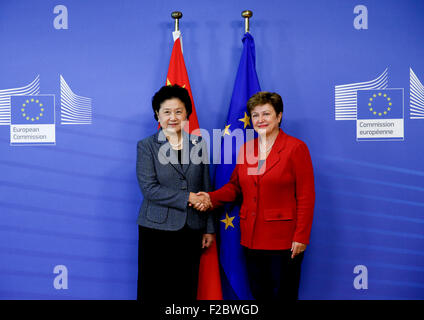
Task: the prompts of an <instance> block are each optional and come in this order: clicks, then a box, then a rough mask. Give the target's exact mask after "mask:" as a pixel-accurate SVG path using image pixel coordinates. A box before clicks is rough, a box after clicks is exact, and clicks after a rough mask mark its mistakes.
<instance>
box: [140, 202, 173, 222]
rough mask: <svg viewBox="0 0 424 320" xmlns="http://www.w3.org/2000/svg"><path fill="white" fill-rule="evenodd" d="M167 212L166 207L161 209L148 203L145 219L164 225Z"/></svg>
mask: <svg viewBox="0 0 424 320" xmlns="http://www.w3.org/2000/svg"><path fill="white" fill-rule="evenodd" d="M168 211H169V208H168V207H162V206H158V205H155V204H153V203H149V206H148V207H147V212H146V218H147V219H149V220H150V221H152V222H156V223H164V222H165V220H166V219H167V218H168Z"/></svg>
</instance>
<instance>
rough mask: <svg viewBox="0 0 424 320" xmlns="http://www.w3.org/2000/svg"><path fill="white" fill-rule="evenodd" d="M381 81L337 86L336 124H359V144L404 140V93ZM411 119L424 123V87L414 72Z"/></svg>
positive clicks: (380, 78) (385, 74)
mask: <svg viewBox="0 0 424 320" xmlns="http://www.w3.org/2000/svg"><path fill="white" fill-rule="evenodd" d="M388 81H389V77H388V69H386V70H384V71H383V73H382V74H380V75H379V76H378V77H377V78H375V79H373V80H371V81H366V82H358V83H351V84H344V85H337V86H335V120H352V121H356V140H357V141H403V140H404V118H405V117H404V89H403V88H388ZM409 113H410V119H424V87H423V85H422V84H421V82H420V80H419V79H418V77H417V76H416V75H415V73H414V72H413V70H412V68H410V104H409Z"/></svg>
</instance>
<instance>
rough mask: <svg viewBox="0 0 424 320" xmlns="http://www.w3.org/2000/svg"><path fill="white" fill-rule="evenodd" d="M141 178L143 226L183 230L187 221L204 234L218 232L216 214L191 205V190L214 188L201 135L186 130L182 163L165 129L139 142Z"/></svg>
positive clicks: (139, 222)
mask: <svg viewBox="0 0 424 320" xmlns="http://www.w3.org/2000/svg"><path fill="white" fill-rule="evenodd" d="M190 155H191V156H190ZM137 179H138V182H139V185H140V189H141V192H142V193H143V196H144V199H143V203H142V205H141V208H140V211H139V216H138V219H137V223H138V224H139V225H141V226H144V227H148V228H152V229H160V230H179V229H181V228H183V227H184V225H185V224H186V223H187V225H188V226H189V227H190V228H192V229H196V230H201V231H202V232H203V233H215V222H214V218H213V214H212V213H211V212H209V211H208V212H200V211H197V210H195V209H194V208H192V207H189V206H188V197H189V193H190V192H199V191H212V187H211V183H210V177H209V157H208V153H207V148H206V143H205V141H204V140H203V139H202V138H201V137H198V136H195V135H189V134H187V133H185V132H184V133H183V154H182V164H180V163H178V159H177V154H176V152H175V151H174V150H172V149H171V146H170V144H169V142H168V140H167V139H166V137H165V135H164V134H163V131H162V130H159V131H158V132H157V133H155V134H154V135H152V136H150V137H148V138H146V139H143V140H141V141H139V142H138V143H137Z"/></svg>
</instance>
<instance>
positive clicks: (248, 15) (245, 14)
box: [241, 10, 253, 32]
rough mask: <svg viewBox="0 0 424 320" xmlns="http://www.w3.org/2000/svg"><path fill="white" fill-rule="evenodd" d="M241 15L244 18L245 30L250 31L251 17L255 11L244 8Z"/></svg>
mask: <svg viewBox="0 0 424 320" xmlns="http://www.w3.org/2000/svg"><path fill="white" fill-rule="evenodd" d="M241 16H242V17H243V18H244V32H249V18H251V17H252V16H253V12H252V11H250V10H244V11H243V12H242V13H241Z"/></svg>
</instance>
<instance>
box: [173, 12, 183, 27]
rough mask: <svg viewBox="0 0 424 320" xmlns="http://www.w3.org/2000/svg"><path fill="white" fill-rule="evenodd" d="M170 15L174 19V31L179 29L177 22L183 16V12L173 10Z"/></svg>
mask: <svg viewBox="0 0 424 320" xmlns="http://www.w3.org/2000/svg"><path fill="white" fill-rule="evenodd" d="M171 17H172V18H173V19H175V31H180V28H179V24H178V22H179V20H180V19H181V18H182V17H183V14H182V13H181V12H180V11H174V12H172V13H171Z"/></svg>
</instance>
